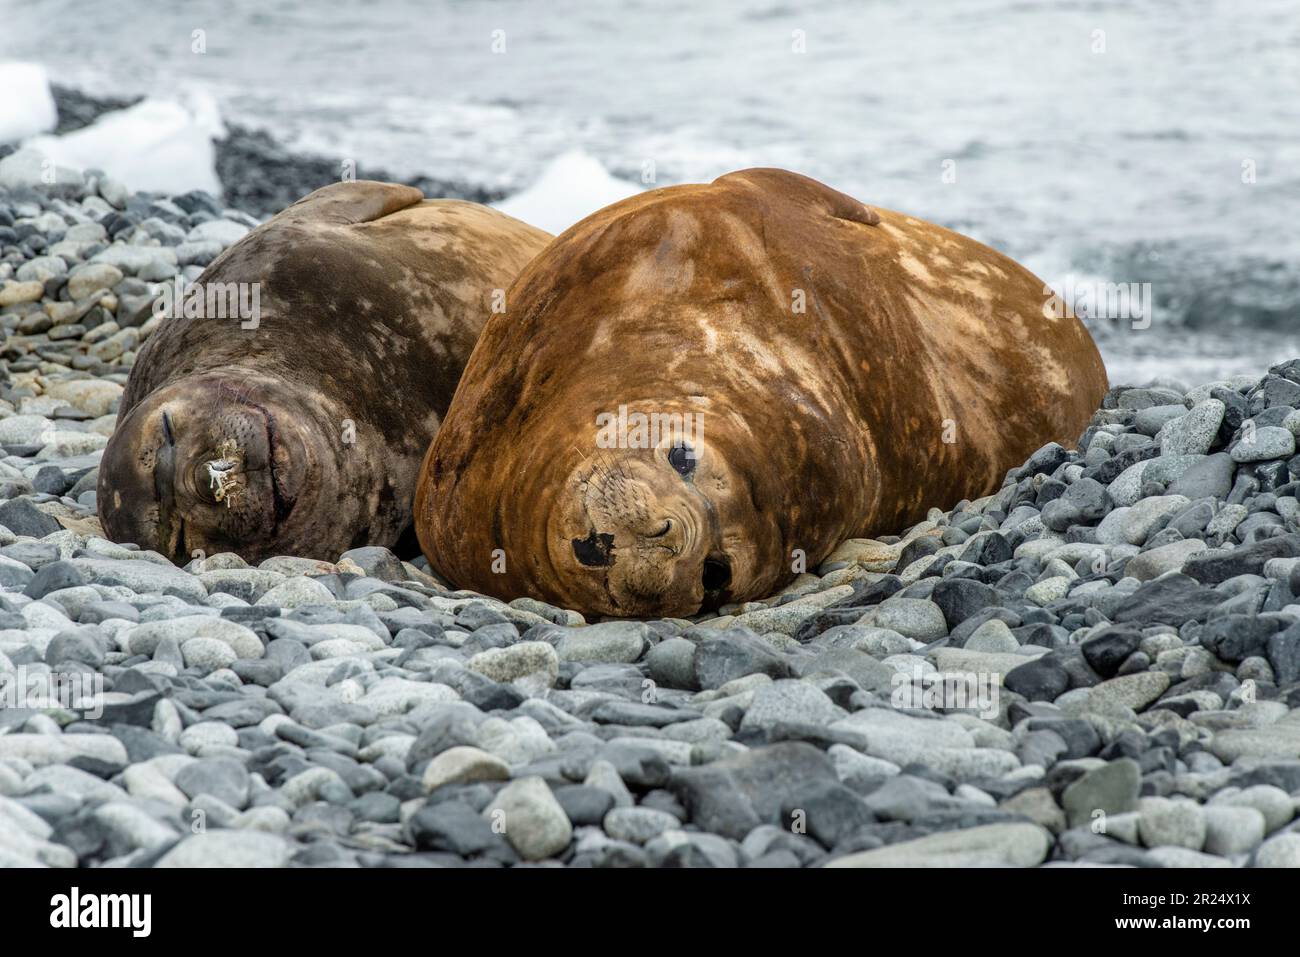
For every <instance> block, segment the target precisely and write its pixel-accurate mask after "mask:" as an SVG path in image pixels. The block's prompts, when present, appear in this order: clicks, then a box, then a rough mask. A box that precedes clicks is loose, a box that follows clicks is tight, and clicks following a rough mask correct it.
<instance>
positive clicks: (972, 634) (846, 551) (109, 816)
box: [0, 154, 1300, 867]
mask: <svg viewBox="0 0 1300 957" xmlns="http://www.w3.org/2000/svg"><path fill="white" fill-rule="evenodd" d="M39 172H40V167H39V162H37V161H36V160H34V159H33V158H32V157H31V156H30V155H23V154H17V155H10V156H7V157H5V158H4V159H2V160H0V325H2V326H3V329H4V344H3V347H0V452H2V453H3V455H2V456H0V704H3V705H4V707H0V865H11V866H12V865H48V866H56V867H71V866H77V865H81V866H129V867H148V866H190V865H213V866H221V865H256V866H278V865H295V866H311V865H363V866H462V865H468V866H497V865H521V864H529V863H544V864H551V865H567V866H714V867H732V866H772V867H800V866H822V865H833V866H862V867H871V866H896V865H918V864H947V865H952V864H961V865H1017V866H1036V865H1053V866H1062V865H1071V864H1073V865H1096V864H1124V865H1134V866H1141V867H1168V866H1175V867H1182V866H1191V867H1200V866H1206V867H1222V866H1270V867H1271V866H1291V867H1294V866H1300V822H1298V821H1297V819H1296V811H1297V801H1298V799H1300V711H1298V710H1297V706H1300V598H1297V595H1300V502H1298V501H1297V491H1298V490H1300V485H1297V479H1300V456H1298V455H1297V449H1296V443H1297V436H1298V435H1300V411H1297V410H1298V409H1300V360H1295V361H1292V362H1286V363H1282V364H1279V365H1277V366H1275V367H1274V368H1273V369H1271V370H1270V371H1268V372H1267V374H1264V375H1263V376H1262V377H1241V378H1237V379H1234V380H1231V381H1226V382H1217V383H1208V384H1205V385H1201V386H1198V387H1195V388H1190V389H1189V388H1185V387H1183V386H1181V385H1176V384H1163V385H1157V386H1152V387H1144V388H1125V387H1116V388H1115V389H1113V390H1112V391H1111V393H1110V394H1109V395H1108V396H1107V398H1106V401H1105V403H1104V405H1103V408H1102V409H1100V410H1099V411H1098V412H1097V414H1096V416H1095V418H1094V420H1093V424H1092V426H1090V427H1089V429H1088V430H1087V431H1086V432H1085V433H1084V435H1083V436H1082V437H1081V438H1080V441H1079V448H1078V451H1067V450H1065V449H1063V448H1060V447H1059V446H1055V445H1051V446H1047V447H1045V448H1044V449H1042V450H1040V451H1039V452H1037V453H1036V454H1035V455H1034V456H1033V457H1032V458H1031V459H1030V460H1029V461H1028V462H1027V463H1025V465H1024V466H1023V467H1021V468H1019V469H1016V470H1013V471H1012V472H1011V473H1010V474H1009V475H1008V477H1007V480H1006V483H1005V485H1004V487H1003V488H1002V489H1001V491H999V492H998V493H997V494H995V495H992V496H990V497H988V498H986V499H982V500H980V501H977V502H963V503H959V504H957V505H956V507H955V508H954V509H953V510H951V511H948V512H940V511H938V510H935V511H933V512H932V513H931V515H930V517H929V519H928V520H927V521H925V522H922V523H921V524H919V525H917V526H916V527H914V528H912V529H909V530H908V531H907V532H906V534H905V535H904V536H902V537H901V538H898V539H893V538H886V539H881V540H879V541H866V540H855V541H850V542H847V543H845V544H844V546H842V547H841V548H840V549H839V550H837V552H836V553H835V554H834V555H832V556H831V557H830V558H829V559H828V560H827V561H826V562H824V563H823V564H822V566H821V567H820V568H817V569H816V570H815V571H814V573H810V574H805V575H802V576H800V577H799V579H798V580H796V582H795V583H794V584H793V585H792V586H791V587H790V588H788V589H787V590H786V591H785V592H783V593H782V594H780V595H777V596H774V597H773V598H772V599H770V600H768V601H764V602H752V603H748V604H746V605H744V606H743V607H731V608H724V609H722V610H721V613H720V614H719V615H716V616H713V617H711V618H708V619H706V620H699V621H686V620H679V619H672V620H661V621H644V622H642V621H622V622H601V623H596V624H592V625H588V624H587V623H586V622H584V621H583V619H582V617H581V616H580V615H578V614H577V613H575V612H572V611H566V610H564V609H557V608H552V607H549V606H546V605H543V604H540V603H538V602H534V601H531V600H527V599H519V600H516V601H512V602H510V603H508V604H506V603H502V602H499V601H496V600H494V599H490V598H484V597H482V596H477V595H473V594H469V593H464V592H456V591H452V590H450V589H449V587H448V586H447V585H446V583H444V582H441V581H439V580H438V579H436V578H435V577H433V576H430V575H429V574H428V569H427V565H426V564H425V563H424V562H423V560H418V561H416V562H415V563H410V562H405V561H402V560H401V559H400V558H399V557H398V556H395V555H393V554H391V553H390V552H388V551H387V550H385V549H381V548H363V549H357V550H354V551H352V552H348V553H345V554H344V555H341V556H337V557H336V560H334V561H328V562H325V561H316V560H309V559H304V558H299V557H292V556H284V557H278V558H272V559H269V560H268V561H266V562H263V563H262V564H261V565H260V566H259V567H257V568H250V567H248V566H247V565H246V564H245V563H244V562H243V561H242V560H240V559H239V558H237V557H236V556H233V555H216V556H210V557H208V558H205V559H202V560H196V561H195V562H192V563H191V564H190V565H188V566H187V567H186V568H184V569H179V568H176V567H175V566H173V565H171V564H170V563H168V562H167V561H166V560H165V559H163V558H162V557H161V556H159V555H157V554H154V553H150V552H147V551H141V550H138V549H135V548H133V547H130V546H122V545H117V544H114V543H111V542H108V541H106V540H104V539H103V537H102V533H101V530H100V529H99V527H98V523H97V521H96V519H95V491H94V490H95V477H96V471H95V470H96V467H97V463H98V458H99V455H100V452H101V450H102V448H103V446H104V444H105V442H106V441H107V437H108V436H109V435H110V434H111V432H112V429H113V425H114V421H115V411H116V407H117V402H118V399H119V397H120V394H121V391H122V385H123V383H124V382H125V381H126V377H127V374H128V372H129V369H130V366H131V363H132V362H133V361H134V357H135V355H136V351H137V350H138V348H139V345H140V343H141V342H142V341H143V340H144V339H146V338H147V337H148V335H149V334H150V333H151V332H152V331H153V329H154V328H156V325H157V323H158V322H159V321H166V320H159V319H155V318H154V317H153V315H152V311H151V308H150V307H151V303H152V295H151V292H150V285H151V284H152V283H157V282H165V281H168V280H170V279H172V278H173V277H174V276H175V275H177V274H181V275H184V276H186V277H187V278H188V279H193V278H195V277H197V275H198V273H199V272H200V271H201V270H202V268H203V266H204V265H205V264H206V263H207V262H209V261H211V259H212V258H214V257H215V256H216V255H217V254H219V252H220V251H221V249H223V248H224V247H225V246H227V245H229V244H230V243H232V242H234V241H236V240H238V239H239V237H240V236H242V235H243V234H244V233H245V232H246V231H247V230H248V229H249V228H250V227H251V226H253V225H255V224H256V222H257V219H256V217H255V216H252V215H249V214H248V212H246V211H243V210H242V209H232V208H230V207H228V206H226V205H225V204H224V203H223V202H221V201H218V200H217V199H215V198H214V197H211V196H208V195H206V194H203V193H190V194H186V195H184V196H173V197H161V196H148V195H140V194H136V195H131V194H128V193H127V192H126V190H125V189H123V188H122V187H121V186H120V184H116V183H114V182H113V181H112V180H111V179H109V178H107V177H105V176H102V175H99V174H97V173H95V172H93V171H91V172H88V173H85V174H82V173H80V172H77V171H67V170H60V171H59V173H58V176H57V178H56V183H55V184H54V185H53V186H47V185H45V184H44V183H43V182H42V180H41V178H40V176H39ZM285 188H286V189H287V188H289V187H288V186H286V187H285ZM267 195H268V197H270V195H271V194H269V193H268V194H267ZM276 195H278V194H276ZM295 198H296V195H295ZM271 201H272V200H271V199H269V198H268V199H267V202H271ZM254 208H255V209H256V210H257V211H259V212H261V211H262V209H261V207H256V206H255V207H254ZM945 676H946V677H945ZM42 689H44V692H42ZM68 689H72V691H71V692H70V693H65V692H68ZM43 693H44V694H45V697H42V694H43ZM51 698H56V699H57V700H51Z"/></svg>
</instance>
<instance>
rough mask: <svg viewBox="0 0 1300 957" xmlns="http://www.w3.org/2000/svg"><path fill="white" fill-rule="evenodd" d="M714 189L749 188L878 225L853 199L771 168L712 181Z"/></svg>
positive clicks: (872, 213)
mask: <svg viewBox="0 0 1300 957" xmlns="http://www.w3.org/2000/svg"><path fill="white" fill-rule="evenodd" d="M713 185H715V186H722V185H727V186H748V187H750V188H752V189H755V190H757V191H759V192H760V193H762V194H764V195H765V196H779V197H782V198H784V199H792V200H796V201H799V202H803V203H809V204H812V203H816V204H817V205H819V206H821V207H823V208H825V210H826V212H827V213H828V214H829V215H831V216H833V217H835V218H836V219H843V220H847V221H848V222H851V223H861V224H862V225H864V226H878V225H880V214H879V213H877V212H876V211H875V210H874V209H872V208H871V207H870V206H868V205H866V204H865V203H863V202H860V201H859V200H856V199H854V198H853V197H852V196H849V195H848V194H847V193H841V192H840V191H839V190H837V189H832V188H831V187H829V186H827V185H826V184H825V183H819V182H817V180H815V179H812V178H811V177H808V176H803V175H801V174H799V173H792V172H790V171H789V170H787V169H776V168H774V167H756V168H754V169H742V170H737V171H736V172H734V173H727V174H726V175H724V176H719V177H718V178H717V179H715V180H714V181H713Z"/></svg>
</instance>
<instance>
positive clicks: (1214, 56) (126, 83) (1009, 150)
mask: <svg viewBox="0 0 1300 957" xmlns="http://www.w3.org/2000/svg"><path fill="white" fill-rule="evenodd" d="M1298 11H1300V8H1298V6H1297V2H1296V0H1256V2H1254V3H1252V4H1251V5H1250V6H1249V9H1248V11H1247V9H1246V8H1243V7H1242V6H1241V5H1240V4H1239V3H1229V2H1215V0H1147V2H1143V3H1137V4H1135V3H1131V2H1127V0H1126V2H1116V0H1093V2H1082V3H1076V4H1070V5H1068V6H1067V5H1065V4H1054V3H1047V2H1039V0H927V2H925V3H914V2H911V3H909V2H905V0H817V2H810V3H780V2H776V3H771V2H769V3H744V2H728V3H721V2H701V0H658V2H650V0H632V2H622V3H599V2H593V0H548V2H545V3H541V2H532V0H491V2H485V0H477V2H475V0H422V2H421V0H377V2H373V3H356V2H354V0H349V2H343V0H311V2H284V3H274V2H268V0H211V2H174V3H169V4H156V3H151V2H144V0H102V2H100V3H97V4H89V3H87V2H85V0H0V23H2V24H4V30H3V32H0V58H14V59H22V60H31V61H36V62H39V63H42V64H44V65H45V67H46V68H47V70H48V72H49V75H50V76H51V77H52V78H53V79H54V80H55V81H57V82H62V83H67V84H70V85H74V86H80V87H83V88H85V89H87V90H89V91H91V92H101V93H114V94H147V95H153V96H157V97H163V98H167V97H172V96H175V95H177V94H178V93H179V92H184V91H186V90H201V91H203V92H204V93H205V94H207V95H210V96H211V97H213V98H215V100H216V102H217V103H218V104H219V106H220V109H221V112H222V114H223V115H224V116H225V117H227V118H229V119H231V120H237V121H239V122H241V123H245V124H251V125H254V126H261V127H265V128H267V129H268V130H270V131H272V132H273V133H274V134H275V135H276V136H277V137H279V138H280V139H281V140H283V141H284V142H286V143H287V144H289V145H290V146H293V147H295V148H298V149H303V150H310V151H312V152H315V153H320V154H323V155H326V156H337V157H339V158H340V159H351V160H353V161H354V162H355V163H356V164H357V171H358V174H359V175H362V176H364V175H365V170H366V167H367V165H368V164H369V165H372V166H374V167H381V166H382V167H384V168H387V169H391V170H394V171H395V172H398V173H401V174H416V173H427V174H430V175H434V176H445V177H448V178H455V179H461V180H467V181H471V182H477V183H482V184H484V185H487V186H490V187H494V188H499V189H503V190H506V191H508V192H512V193H514V192H523V191H526V190H527V189H528V188H529V187H530V186H532V185H534V184H536V183H537V182H538V181H539V180H542V179H544V178H545V176H546V173H547V171H548V169H550V168H552V165H553V164H554V163H555V161H556V159H557V157H561V156H562V155H564V154H568V166H567V167H566V168H570V169H572V168H577V169H582V168H586V167H584V165H583V164H584V163H586V164H588V166H589V167H591V168H594V167H595V164H599V167H603V170H604V171H606V172H607V174H608V175H609V176H612V177H613V178H615V179H622V180H627V181H630V182H631V183H632V184H635V185H647V180H649V181H650V182H649V183H648V185H668V184H672V183H679V182H692V181H704V180H709V179H712V178H714V177H716V176H718V175H720V174H721V173H724V172H727V171H728V170H733V169H739V168H743V167H747V166H756V165H770V166H781V167H785V168H788V169H793V170H797V171H800V172H803V173H806V174H808V175H810V176H813V177H816V178H817V179H820V180H823V181H825V182H827V183H829V184H831V185H832V186H835V187H837V188H839V189H842V190H844V191H846V192H848V193H851V194H852V195H854V196H857V197H858V198H860V199H862V200H864V201H866V202H868V203H873V204H876V205H880V206H885V207H889V208H894V209H902V210H906V211H908V212H911V213H914V214H916V215H919V216H922V217H925V218H928V219H932V220H934V221H936V222H939V223H942V224H944V225H947V226H950V227H952V228H954V229H957V230H959V231H961V232H964V233H967V234H968V235H971V236H974V237H976V238H978V239H980V240H982V241H984V242H987V243H989V244H991V245H993V246H995V247H997V248H999V249H1001V250H1002V251H1004V252H1006V253H1007V254H1009V255H1011V256H1013V257H1015V258H1016V259H1018V260H1020V261H1021V262H1023V263H1025V265H1027V266H1028V267H1029V268H1031V269H1033V270H1034V271H1035V272H1036V273H1037V274H1038V275H1040V276H1042V277H1043V278H1044V280H1045V281H1047V282H1049V283H1052V284H1054V285H1057V286H1069V287H1071V288H1074V287H1076V286H1078V287H1089V288H1091V287H1093V286H1097V284H1112V287H1113V284H1129V283H1136V284H1138V287H1137V288H1138V289H1140V290H1141V298H1142V302H1143V304H1144V308H1145V309H1146V312H1145V314H1144V315H1143V316H1141V317H1138V318H1137V319H1134V318H1132V317H1129V318H1124V317H1116V316H1108V317H1105V316H1103V317H1098V318H1096V319H1094V320H1093V321H1092V323H1091V324H1092V326H1093V328H1094V329H1095V331H1096V334H1097V337H1098V340H1099V342H1100V343H1101V346H1102V349H1103V353H1104V355H1105V356H1106V360H1107V365H1108V367H1109V368H1110V371H1111V376H1112V379H1113V380H1114V381H1117V382H1118V381H1129V382H1132V381H1139V380H1143V381H1144V380H1146V379H1149V378H1152V377H1164V378H1173V379H1182V380H1184V381H1185V382H1192V383H1194V382H1200V381H1205V380H1206V379H1209V378H1214V377H1221V376H1226V375H1230V374H1234V373H1237V372H1256V373H1258V372H1262V371H1263V370H1264V368H1265V367H1266V366H1267V365H1269V364H1270V363H1272V362H1276V361H1279V360H1281V359H1282V358H1288V357H1291V356H1295V355H1300V229H1297V228H1296V222H1297V217H1298V215H1300V122H1297V115H1298V114H1297V109H1298V108H1300V107H1298V104H1300V15H1298ZM196 31H201V33H196ZM199 37H201V39H202V41H203V48H204V52H195V46H196V42H197V41H196V38H199ZM575 156H577V157H578V158H579V159H578V161H575V160H574V157H575ZM552 180H553V181H555V182H557V183H559V184H560V185H559V186H558V187H557V188H558V189H560V190H564V191H574V190H580V189H581V188H582V184H581V183H573V182H572V181H570V180H566V179H565V178H564V177H555V176H552ZM601 188H602V189H604V190H607V189H608V188H609V186H608V183H605V184H603V185H602V187H601ZM1102 298H1103V299H1104V296H1103V297H1102Z"/></svg>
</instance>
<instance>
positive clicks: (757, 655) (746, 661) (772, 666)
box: [695, 628, 793, 690]
mask: <svg viewBox="0 0 1300 957" xmlns="http://www.w3.org/2000/svg"><path fill="white" fill-rule="evenodd" d="M752 674H765V675H767V676H769V677H771V678H773V679H776V678H790V677H793V671H792V669H791V667H790V663H789V662H788V661H786V660H785V659H784V658H783V657H781V656H780V655H778V654H777V653H776V652H775V651H773V650H772V647H771V645H768V644H767V643H766V642H764V641H763V639H761V638H759V637H758V635H756V634H754V633H753V632H752V631H750V630H749V629H748V628H729V629H727V630H726V631H724V632H722V633H720V634H719V635H718V636H717V637H716V638H709V639H706V640H705V641H702V642H700V643H699V646H698V647H697V648H696V649H695V680H696V683H697V684H699V686H700V687H701V688H703V689H705V690H709V689H712V688H717V687H720V686H721V685H724V684H726V683H727V682H728V681H731V680H733V679H735V678H742V677H744V676H745V675H752Z"/></svg>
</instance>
